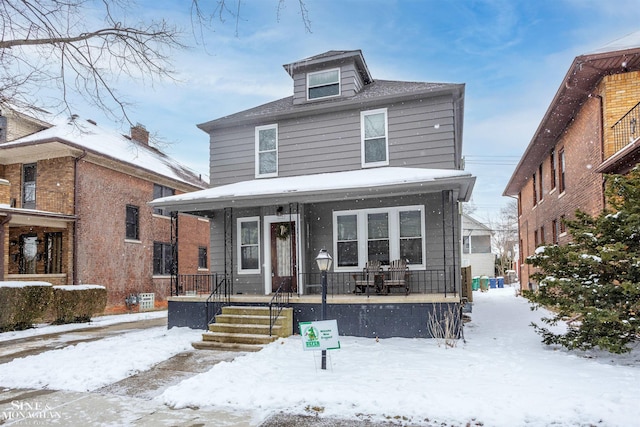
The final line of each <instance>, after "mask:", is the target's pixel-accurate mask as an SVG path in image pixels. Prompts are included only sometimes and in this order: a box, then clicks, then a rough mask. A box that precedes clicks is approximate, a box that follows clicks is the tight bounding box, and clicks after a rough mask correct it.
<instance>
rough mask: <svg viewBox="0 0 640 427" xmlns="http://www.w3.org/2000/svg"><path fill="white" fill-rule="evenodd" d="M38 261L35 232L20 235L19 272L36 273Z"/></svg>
mask: <svg viewBox="0 0 640 427" xmlns="http://www.w3.org/2000/svg"><path fill="white" fill-rule="evenodd" d="M37 261H38V237H37V236H36V235H35V234H23V235H22V236H20V263H19V267H18V268H19V272H20V274H36V263H37Z"/></svg>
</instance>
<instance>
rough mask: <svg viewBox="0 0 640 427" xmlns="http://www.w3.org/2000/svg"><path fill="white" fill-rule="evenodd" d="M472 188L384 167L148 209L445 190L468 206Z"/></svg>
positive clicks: (434, 172)
mask: <svg viewBox="0 0 640 427" xmlns="http://www.w3.org/2000/svg"><path fill="white" fill-rule="evenodd" d="M474 184H475V177H474V176H472V175H471V174H470V173H468V172H464V171H459V170H443V169H419V168H395V167H382V168H372V169H362V170H355V171H345V172H334V173H324V174H316V175H304V176H292V177H283V178H270V179H255V180H250V181H243V182H238V183H234V184H228V185H222V186H219V187H214V188H209V189H207V190H201V191H195V192H192V193H186V194H180V195H177V196H171V197H165V198H162V199H156V200H154V201H152V202H151V203H150V204H151V205H152V206H154V207H162V208H168V209H170V210H177V211H180V212H190V211H208V210H214V209H222V208H226V207H250V206H270V205H277V204H286V203H320V202H329V201H337V200H356V199H369V198H379V197H390V196H401V195H410V194H423V193H434V192H440V191H444V190H454V191H456V192H457V197H458V200H459V201H468V200H469V197H470V196H471V191H472V189H473V186H474Z"/></svg>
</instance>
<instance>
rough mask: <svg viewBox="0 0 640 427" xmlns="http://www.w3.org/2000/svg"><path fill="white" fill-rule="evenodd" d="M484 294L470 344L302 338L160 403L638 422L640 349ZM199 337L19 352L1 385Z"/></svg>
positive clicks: (57, 384)
mask: <svg viewBox="0 0 640 427" xmlns="http://www.w3.org/2000/svg"><path fill="white" fill-rule="evenodd" d="M474 298H475V305H474V308H473V313H472V314H471V317H472V322H470V323H468V324H467V326H466V328H465V335H466V343H463V342H459V343H458V346H457V347H456V348H444V347H438V345H437V343H436V341H434V340H424V339H404V338H393V339H382V340H380V341H379V342H376V341H375V340H374V339H368V338H354V337H342V338H341V349H339V350H333V351H330V352H329V355H330V359H329V367H328V368H329V369H327V370H326V371H323V370H321V369H319V367H320V366H319V365H320V360H319V353H318V352H309V351H303V350H302V343H301V340H300V337H299V336H294V337H290V338H287V339H281V340H279V341H277V342H275V343H273V344H271V345H269V346H267V347H266V348H265V349H264V350H262V351H260V352H258V353H248V354H246V355H242V356H240V357H237V358H236V359H235V360H234V361H233V362H221V363H219V364H217V365H215V366H213V368H212V369H211V370H209V371H208V372H205V373H202V374H198V375H196V376H194V377H192V378H189V379H187V380H184V381H182V382H181V383H179V384H177V385H174V386H172V387H170V388H168V389H167V390H166V391H165V392H164V393H163V394H161V395H160V396H158V397H157V398H156V399H157V401H158V403H164V404H167V405H169V406H171V407H176V408H182V407H187V406H188V407H207V406H211V407H218V408H224V409H228V410H231V411H233V410H234V409H235V410H242V411H249V412H251V413H253V414H255V417H256V419H264V418H266V417H267V416H268V415H269V414H272V413H274V412H277V411H285V412H286V413H315V412H320V415H321V416H326V417H339V418H353V419H356V418H360V419H363V418H367V419H374V420H383V419H392V420H396V421H397V422H402V420H405V421H406V422H411V423H413V424H421V423H424V424H429V425H431V423H448V424H447V425H454V426H457V425H461V426H464V425H466V424H467V422H471V425H474V420H475V422H477V423H482V425H484V426H487V427H488V426H497V427H500V426H509V427H510V426H523V425H526V426H530V427H537V426H549V425H554V426H583V425H584V426H588V425H601V426H608V427H609V426H629V425H637V422H638V420H640V405H639V404H638V403H640V400H639V398H638V393H639V390H640V388H639V384H640V349H635V350H634V351H633V352H632V353H631V354H628V355H624V356H613V355H609V354H606V353H600V352H589V353H584V352H567V351H565V350H562V349H554V348H550V347H546V346H544V345H543V344H541V343H540V337H539V336H538V335H536V334H535V333H534V332H533V329H532V328H531V327H529V323H530V322H531V321H537V320H538V319H539V318H540V316H541V315H542V314H543V313H542V312H540V311H535V312H532V311H531V310H530V309H529V304H528V303H527V301H526V300H525V299H523V298H519V297H515V296H514V290H513V288H508V287H507V288H505V289H491V290H490V291H489V292H487V293H479V292H475V293H474ZM338 326H339V325H338ZM46 329H48V328H41V330H46ZM200 333H201V331H192V330H189V329H185V328H174V329H172V330H169V331H166V330H164V329H163V328H151V329H148V330H144V331H138V332H127V333H123V334H122V335H121V336H117V337H110V338H105V339H103V340H100V341H95V342H89V343H83V344H78V345H75V346H69V347H67V348H65V349H61V350H53V351H48V352H45V353H41V354H39V355H36V356H29V357H25V358H22V359H16V360H14V361H12V362H9V363H6V364H0V386H5V387H29V388H52V389H61V390H94V389H96V388H99V387H101V386H104V385H107V384H109V383H112V382H115V381H118V380H119V379H121V378H124V377H126V376H128V375H132V374H134V373H135V372H139V371H142V370H145V369H149V368H150V367H151V366H153V365H154V364H156V363H158V362H160V361H162V360H164V359H166V358H169V357H171V356H172V355H173V354H176V353H179V352H181V351H184V350H186V349H189V348H190V343H191V342H192V341H196V340H198V339H199V338H200ZM3 335H4V334H0V340H2V339H3ZM427 420H429V421H427Z"/></svg>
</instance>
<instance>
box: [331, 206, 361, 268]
mask: <svg viewBox="0 0 640 427" xmlns="http://www.w3.org/2000/svg"><path fill="white" fill-rule="evenodd" d="M336 224H337V242H336V244H337V246H338V250H337V254H338V262H337V263H336V265H337V266H339V267H357V266H358V216H357V215H342V216H339V217H337V218H336Z"/></svg>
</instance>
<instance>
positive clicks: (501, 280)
mask: <svg viewBox="0 0 640 427" xmlns="http://www.w3.org/2000/svg"><path fill="white" fill-rule="evenodd" d="M496 279H497V280H498V287H499V288H504V277H496Z"/></svg>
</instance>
